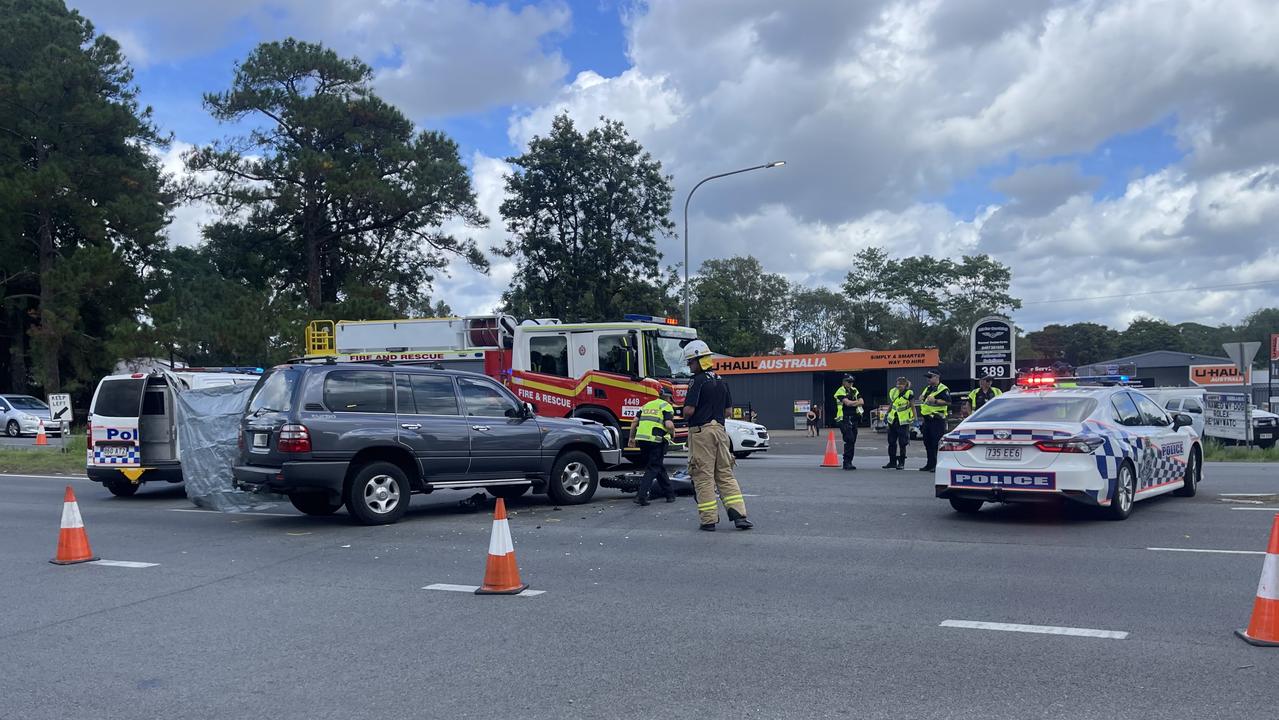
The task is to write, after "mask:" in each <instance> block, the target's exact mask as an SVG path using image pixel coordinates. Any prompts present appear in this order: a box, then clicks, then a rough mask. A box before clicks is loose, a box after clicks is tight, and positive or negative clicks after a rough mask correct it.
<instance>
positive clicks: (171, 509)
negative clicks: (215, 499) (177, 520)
mask: <svg viewBox="0 0 1279 720" xmlns="http://www.w3.org/2000/svg"><path fill="white" fill-rule="evenodd" d="M169 512H189V513H213V514H214V515H262V516H263V517H291V518H296V517H302V515H301V514H299V513H264V512H228V513H224V512H219V511H217V510H205V509H203V508H169Z"/></svg>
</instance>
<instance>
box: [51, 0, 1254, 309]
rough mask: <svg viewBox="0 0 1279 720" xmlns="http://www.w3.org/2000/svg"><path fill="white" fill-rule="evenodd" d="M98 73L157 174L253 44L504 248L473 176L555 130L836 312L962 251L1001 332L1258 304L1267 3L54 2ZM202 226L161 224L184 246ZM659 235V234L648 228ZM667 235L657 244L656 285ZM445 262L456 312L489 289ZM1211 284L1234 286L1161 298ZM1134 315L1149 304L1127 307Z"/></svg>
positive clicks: (671, 250) (700, 255)
mask: <svg viewBox="0 0 1279 720" xmlns="http://www.w3.org/2000/svg"><path fill="white" fill-rule="evenodd" d="M71 4H72V5H73V6H76V7H78V8H79V9H81V10H82V11H83V12H85V14H87V15H88V16H89V17H90V18H91V19H92V20H93V21H94V22H95V24H96V25H97V26H98V28H99V29H100V30H102V31H104V32H107V33H109V34H112V35H113V36H114V37H116V38H117V39H118V40H120V42H121V44H122V45H123V46H124V47H125V50H126V52H127V53H128V54H129V56H130V59H131V60H132V61H133V63H134V65H135V67H136V70H137V81H138V84H139V85H140V87H141V88H142V93H143V99H144V101H145V102H147V103H149V104H151V105H153V106H154V107H155V111H156V118H157V120H158V122H159V124H160V125H161V126H162V127H163V128H164V129H166V130H169V131H172V132H173V133H174V136H175V139H176V140H177V145H176V146H175V151H174V152H173V153H171V154H170V155H169V156H167V157H166V166H167V167H169V168H170V169H171V170H174V171H175V172H180V171H181V162H180V159H179V158H178V157H177V154H176V151H177V150H178V149H181V148H184V147H187V146H189V145H190V144H201V143H205V142H208V141H210V140H212V139H214V138H217V137H220V136H223V135H225V134H227V133H228V131H229V129H228V128H222V127H219V126H218V125H217V124H216V123H215V122H214V121H213V120H212V119H211V118H210V117H209V116H208V113H207V112H206V111H205V110H204V109H203V108H202V107H201V94H202V93H204V92H206V91H217V90H222V89H225V88H227V87H228V86H229V85H230V82H231V78H232V72H233V67H234V63H235V62H236V61H238V60H241V59H243V58H244V57H245V56H246V55H247V54H248V53H249V52H250V50H251V49H252V48H253V47H254V46H255V45H256V44H257V43H259V42H261V41H264V40H275V39H281V38H284V37H287V36H294V37H298V38H300V39H307V40H312V41H317V42H321V43H323V44H325V45H326V46H328V47H331V48H333V49H334V50H336V51H337V52H338V53H340V54H342V55H346V56H351V55H356V56H359V57H361V58H363V59H364V60H366V61H368V62H370V63H371V64H373V65H374V66H375V69H376V70H377V73H378V74H377V79H376V80H375V89H376V90H377V92H379V94H381V95H382V96H383V97H384V98H386V99H387V100H389V101H390V102H393V103H395V104H396V105H398V106H400V107H401V108H403V109H404V110H405V112H406V113H407V114H408V115H409V116H410V117H412V118H413V119H414V120H415V121H416V122H418V123H419V124H421V125H423V126H426V127H431V128H436V129H442V130H444V131H446V132H447V133H448V134H450V135H451V136H452V137H453V138H455V139H456V140H457V141H458V143H459V145H460V146H461V149H462V154H463V158H464V160H465V161H466V162H467V163H468V165H469V166H470V167H471V168H472V173H473V182H474V184H475V187H476V190H477V194H478V196H479V200H480V203H481V209H482V210H484V211H485V213H486V214H487V215H488V216H489V217H490V219H491V220H492V221H493V222H492V223H491V226H490V227H489V228H488V229H485V230H480V231H474V230H471V229H468V228H461V227H456V228H455V227H448V228H446V229H448V230H449V231H451V232H457V233H459V234H468V235H471V236H472V237H474V238H475V239H476V240H477V241H478V242H479V243H480V244H481V246H482V247H493V246H496V245H499V244H501V243H502V242H503V241H504V240H505V234H504V231H503V229H502V223H501V221H500V217H499V213H498V206H499V205H500V202H501V199H502V198H501V192H502V176H503V174H504V173H506V172H509V171H510V168H509V167H508V166H506V165H505V164H504V163H503V162H502V159H503V158H505V157H507V156H510V155H512V154H516V153H518V152H519V150H520V148H521V147H522V145H523V143H524V142H526V141H527V140H528V138H529V137H531V136H532V135H533V134H536V133H539V132H544V131H545V129H546V128H547V127H548V126H549V123H550V120H551V118H552V117H554V115H555V114H557V113H560V112H567V113H569V114H570V115H571V116H572V117H573V118H574V119H575V121H577V122H578V124H579V125H583V126H589V125H591V124H592V123H594V122H596V119H597V117H598V116H599V115H601V114H603V115H607V116H608V117H610V118H613V119H618V120H621V121H623V122H624V123H625V124H626V126H627V128H628V130H629V131H630V132H631V134H632V135H633V136H635V137H636V138H637V139H638V140H639V141H640V142H642V143H643V144H644V146H645V148H646V149H648V150H650V151H651V152H652V153H653V155H654V156H655V157H657V158H658V159H659V160H661V161H662V163H663V165H664V167H665V169H666V170H667V171H668V172H669V173H670V174H671V175H672V176H673V178H674V182H675V189H676V194H675V202H674V205H675V208H676V210H677V212H676V215H678V210H679V209H680V208H681V207H682V201H683V198H684V195H685V193H686V192H687V190H688V188H690V187H691V186H692V185H693V184H694V183H695V182H696V181H697V180H698V179H699V178H701V177H704V176H705V175H708V174H711V173H714V172H721V171H724V170H727V169H733V168H738V167H744V166H749V165H754V164H758V163H760V162H765V161H769V160H774V159H785V160H787V161H788V162H787V165H786V167H785V168H782V169H779V170H770V171H768V172H767V173H752V174H749V175H742V176H738V177H735V178H733V179H732V180H724V181H717V182H716V183H714V184H712V185H709V186H707V188H706V189H705V190H703V191H699V193H698V195H697V199H696V201H695V202H694V203H693V210H692V214H691V218H690V220H691V224H692V226H693V234H692V237H694V238H696V241H695V242H694V243H693V244H692V247H691V257H690V260H691V265H692V267H694V268H696V267H698V266H699V265H700V263H701V262H703V261H705V260H706V259H709V258H714V257H725V256H730V255H737V254H747V253H749V254H753V255H756V256H757V257H759V258H760V260H761V261H762V262H763V263H764V265H765V267H766V269H768V270H769V271H770V272H777V273H782V274H784V275H785V276H786V277H787V278H788V279H790V280H792V281H794V282H799V283H805V284H809V285H826V286H831V287H834V286H837V285H838V284H839V283H840V281H841V280H842V278H843V275H844V273H846V272H847V270H848V269H849V266H850V264H851V262H852V257H853V255H854V254H855V253H856V251H857V250H858V249H860V248H862V247H867V246H872V245H874V246H881V247H884V248H886V249H888V250H889V252H890V253H891V254H893V255H897V256H905V255H919V254H930V255H933V256H938V257H945V256H956V255H959V254H972V253H979V252H980V253H989V254H991V255H992V256H994V257H995V258H996V259H997V260H999V261H1001V262H1003V263H1005V264H1007V265H1009V266H1010V267H1011V268H1012V270H1013V291H1014V294H1015V295H1017V296H1020V297H1022V298H1023V299H1025V300H1027V301H1028V302H1034V301H1036V300H1044V299H1050V298H1063V297H1070V298H1074V297H1093V296H1113V295H1123V294H1125V293H1133V295H1132V297H1125V298H1124V299H1122V300H1115V299H1106V300H1098V301H1081V302H1076V303H1064V304H1063V303H1054V304H1039V305H1029V304H1028V306H1027V308H1026V309H1025V310H1024V311H1023V312H1022V313H1021V314H1020V315H1019V316H1018V321H1019V322H1020V323H1021V324H1023V325H1025V326H1027V327H1035V326H1038V325H1042V324H1044V323H1048V322H1073V321H1076V320H1090V321H1101V322H1106V323H1109V324H1111V325H1115V326H1118V327H1123V326H1125V325H1126V324H1127V323H1128V322H1129V321H1130V320H1132V319H1133V318H1135V317H1140V316H1143V315H1154V316H1158V317H1164V318H1166V319H1168V320H1171V321H1174V322H1181V321H1188V320H1193V321H1197V322H1206V323H1221V322H1232V321H1236V320H1238V319H1239V318H1240V317H1241V316H1242V315H1244V314H1246V313H1247V312H1249V311H1250V310H1252V309H1256V308H1259V307H1264V306H1279V249H1277V248H1279V242H1277V241H1276V240H1277V239H1276V238H1274V236H1273V230H1272V228H1275V227H1279V100H1273V99H1272V98H1273V97H1274V94H1273V93H1271V92H1269V91H1268V88H1276V87H1279V50H1276V47H1275V46H1276V44H1275V43H1274V42H1273V38H1274V37H1279V3H1273V2H1270V1H1268V0H1220V2H1217V3H1212V4H1205V3H1200V2H1195V1H1194V0H1162V1H1159V2H1157V1H1155V0H1111V1H1110V2H1105V3H1095V2H1088V1H1085V0H1019V2H1017V3H1015V4H1009V3H1004V2H1002V0H972V1H971V2H963V3H960V2H954V3H951V2H946V3H940V4H939V3H935V2H932V0H858V2H855V3H832V2H829V1H828V0H792V2H789V3H785V4H779V3H776V2H770V1H767V0H736V1H735V2H724V1H723V0H568V1H566V0H522V1H520V2H502V1H500V0H485V1H484V2H478V1H476V0H221V2H219V3H216V4H215V3H172V2H170V1H169V0H71ZM210 217H211V216H210V213H209V210H208V209H207V208H200V207H189V208H183V209H182V210H179V211H178V213H177V214H176V217H175V222H174V224H173V226H172V227H171V229H170V236H171V238H172V239H173V241H174V242H197V241H198V237H199V225H200V223H202V222H207V221H208V220H209V219H210ZM677 219H679V218H678V217H677ZM681 246H682V241H681V239H680V238H678V237H665V238H661V239H660V240H659V249H660V250H661V251H662V252H663V253H664V255H665V258H664V262H666V263H674V262H679V261H681V260H682V256H681V253H682V247H681ZM511 270H512V267H511V265H510V263H509V262H507V261H505V260H502V259H499V258H494V267H493V271H492V273H491V274H489V275H480V274H477V273H475V272H474V271H471V270H469V269H467V268H464V267H458V266H456V265H455V266H454V267H453V268H452V270H451V272H450V273H449V274H448V275H447V276H446V277H442V278H440V279H439V281H438V282H437V283H436V286H435V289H434V292H435V294H436V295H437V296H438V297H439V298H441V299H444V300H446V301H448V302H449V303H450V304H451V305H453V306H454V307H455V309H459V310H461V311H462V312H485V311H489V310H491V309H492V308H493V307H494V305H495V304H496V302H497V298H498V297H499V296H500V294H501V292H502V290H503V289H505V286H506V283H507V281H508V279H509V277H510V274H511ZM1187 278H1192V279H1193V280H1194V283H1195V284H1194V287H1211V288H1216V287H1218V286H1222V285H1227V284H1237V283H1240V282H1251V283H1256V285H1255V286H1250V287H1247V288H1242V289H1222V290H1181V291H1179V292H1178V293H1165V292H1163V291H1164V290H1167V289H1178V288H1187V287H1191V286H1189V285H1187ZM1155 290H1159V291H1160V293H1159V294H1156V295H1138V294H1136V293H1141V292H1151V291H1155Z"/></svg>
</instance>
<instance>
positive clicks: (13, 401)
mask: <svg viewBox="0 0 1279 720" xmlns="http://www.w3.org/2000/svg"><path fill="white" fill-rule="evenodd" d="M7 399H8V401H9V404H10V405H12V406H14V407H15V408H17V409H19V410H48V409H49V406H48V405H45V404H44V403H42V402H40V401H39V400H36V399H35V398H33V397H11V398H7Z"/></svg>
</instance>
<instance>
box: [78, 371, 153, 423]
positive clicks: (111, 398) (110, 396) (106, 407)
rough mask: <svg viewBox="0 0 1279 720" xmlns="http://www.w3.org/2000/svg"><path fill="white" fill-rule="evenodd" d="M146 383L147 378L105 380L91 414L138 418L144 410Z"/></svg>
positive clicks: (99, 389) (95, 399)
mask: <svg viewBox="0 0 1279 720" xmlns="http://www.w3.org/2000/svg"><path fill="white" fill-rule="evenodd" d="M146 382H147V381H146V379H145V378H120V379H119V380H103V381H102V384H101V385H99V386H98V394H97V397H95V398H94V399H93V408H92V409H91V410H90V412H92V413H93V414H94V415H101V416H102V417H137V416H138V413H139V412H140V411H141V409H142V388H143V386H144V385H146Z"/></svg>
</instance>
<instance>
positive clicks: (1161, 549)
mask: <svg viewBox="0 0 1279 720" xmlns="http://www.w3.org/2000/svg"><path fill="white" fill-rule="evenodd" d="M1247 509H1249V510H1251V509H1252V508H1247ZM1146 549H1147V550H1155V551H1158V552H1184V553H1216V554H1219V555H1265V553H1264V552H1262V551H1260V550H1212V549H1209V548H1165V547H1148V548H1146Z"/></svg>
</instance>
